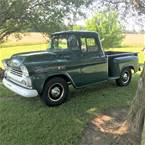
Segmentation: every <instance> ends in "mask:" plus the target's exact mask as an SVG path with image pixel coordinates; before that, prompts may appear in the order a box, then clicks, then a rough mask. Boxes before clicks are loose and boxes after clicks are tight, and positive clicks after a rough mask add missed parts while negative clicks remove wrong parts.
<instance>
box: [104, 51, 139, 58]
mask: <svg viewBox="0 0 145 145" xmlns="http://www.w3.org/2000/svg"><path fill="white" fill-rule="evenodd" d="M105 55H106V56H108V57H117V56H128V55H130V56H132V55H135V56H137V53H136V52H122V51H105Z"/></svg>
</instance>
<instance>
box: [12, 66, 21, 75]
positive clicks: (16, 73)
mask: <svg viewBox="0 0 145 145" xmlns="http://www.w3.org/2000/svg"><path fill="white" fill-rule="evenodd" d="M10 72H11V73H12V74H13V75H16V76H19V77H22V71H21V70H19V69H14V68H11V70H10Z"/></svg>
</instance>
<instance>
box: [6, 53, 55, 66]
mask: <svg viewBox="0 0 145 145" xmlns="http://www.w3.org/2000/svg"><path fill="white" fill-rule="evenodd" d="M56 59H57V54H56V53H53V52H49V51H37V52H30V53H19V54H15V55H13V56H12V57H11V59H10V60H9V65H10V66H14V67H19V66H20V65H21V64H29V63H33V62H35V63H37V62H44V61H52V60H56Z"/></svg>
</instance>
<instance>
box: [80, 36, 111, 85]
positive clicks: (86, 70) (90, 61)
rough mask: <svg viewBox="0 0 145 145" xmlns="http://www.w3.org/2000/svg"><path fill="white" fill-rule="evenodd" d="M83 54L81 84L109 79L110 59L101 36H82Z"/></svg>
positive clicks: (81, 59)
mask: <svg viewBox="0 0 145 145" xmlns="http://www.w3.org/2000/svg"><path fill="white" fill-rule="evenodd" d="M80 45H81V51H82V55H81V58H80V61H81V64H82V66H81V70H80V71H81V85H82V86H83V85H88V84H93V83H97V82H101V81H105V80H107V79H108V60H107V57H106V56H105V54H104V52H103V50H102V48H101V44H100V40H99V38H96V37H91V36H90V37H88V36H82V37H80Z"/></svg>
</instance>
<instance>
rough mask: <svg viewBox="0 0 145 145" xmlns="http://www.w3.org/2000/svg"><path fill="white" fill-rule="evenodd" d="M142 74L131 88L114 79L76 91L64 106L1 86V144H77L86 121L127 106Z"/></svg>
mask: <svg viewBox="0 0 145 145" xmlns="http://www.w3.org/2000/svg"><path fill="white" fill-rule="evenodd" d="M138 78H139V74H136V75H135V76H134V77H133V80H132V83H131V84H130V85H129V86H128V87H122V88H121V87H116V85H115V83H114V82H112V81H111V82H108V83H103V84H100V85H98V86H94V87H90V88H85V89H80V90H74V89H73V88H71V92H70V99H69V100H68V101H67V102H66V103H64V104H63V105H61V106H58V107H54V108H51V107H47V106H45V105H44V104H43V103H42V102H41V101H40V98H39V97H37V98H31V99H27V98H23V97H20V96H18V95H15V94H13V93H11V92H10V91H8V90H7V89H6V88H5V87H3V85H2V84H1V85H0V145H74V144H77V143H78V142H79V139H80V137H81V136H82V134H83V131H84V128H85V127H86V125H87V123H88V122H89V121H90V120H91V119H93V118H94V117H95V116H96V115H98V114H99V113H100V112H101V111H102V110H104V109H106V108H110V107H125V106H128V105H129V104H130V101H131V100H132V98H133V97H134V95H135V90H136V86H137V80H138Z"/></svg>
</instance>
